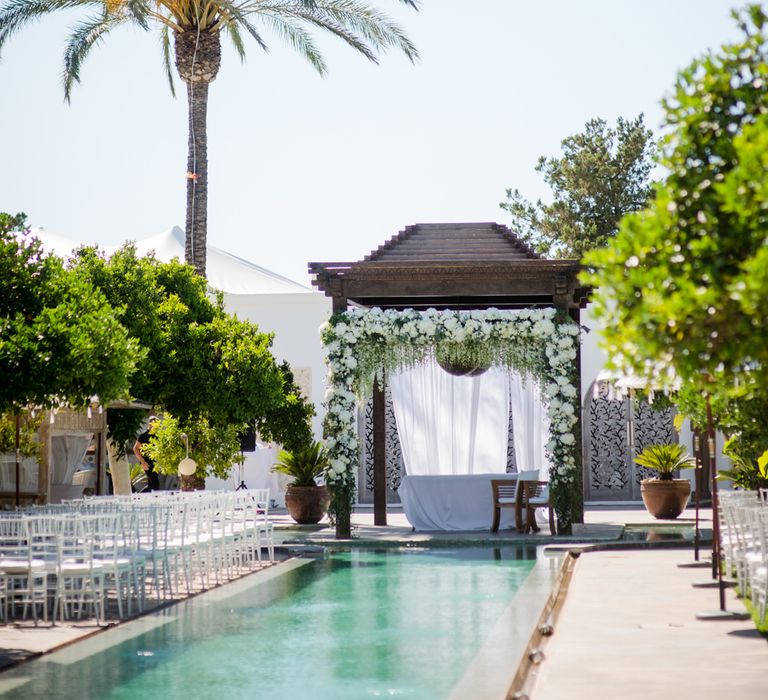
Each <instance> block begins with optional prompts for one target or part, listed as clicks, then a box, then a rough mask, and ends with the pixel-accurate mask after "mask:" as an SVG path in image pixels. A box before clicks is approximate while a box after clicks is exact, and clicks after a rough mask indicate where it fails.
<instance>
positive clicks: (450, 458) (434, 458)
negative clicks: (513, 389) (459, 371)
mask: <svg viewBox="0 0 768 700" xmlns="http://www.w3.org/2000/svg"><path fill="white" fill-rule="evenodd" d="M389 383H390V388H391V390H392V403H393V408H394V412H395V422H396V424H397V431H398V435H399V437H400V445H401V448H402V451H403V464H404V466H405V471H406V473H407V474H410V475H425V474H489V473H504V472H505V471H506V468H507V426H508V423H509V375H508V374H507V372H506V371H504V370H499V369H491V370H489V371H488V372H486V373H484V374H482V375H480V376H479V377H454V376H452V375H450V374H448V373H447V372H445V371H444V370H442V369H441V368H440V367H439V366H438V365H436V364H428V365H424V366H420V367H416V368H413V369H408V370H402V371H400V372H397V373H393V374H392V375H391V376H390V380H389Z"/></svg>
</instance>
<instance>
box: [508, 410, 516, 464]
mask: <svg viewBox="0 0 768 700" xmlns="http://www.w3.org/2000/svg"><path fill="white" fill-rule="evenodd" d="M516 472H517V459H516V458H515V431H514V424H513V423H512V409H511V408H510V411H509V422H508V423H507V474H514V473H516Z"/></svg>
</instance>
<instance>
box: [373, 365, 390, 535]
mask: <svg viewBox="0 0 768 700" xmlns="http://www.w3.org/2000/svg"><path fill="white" fill-rule="evenodd" d="M386 439H387V426H386V402H385V396H384V383H383V382H381V383H379V380H378V379H377V380H376V381H374V383H373V524H374V525H386V524H387V445H386Z"/></svg>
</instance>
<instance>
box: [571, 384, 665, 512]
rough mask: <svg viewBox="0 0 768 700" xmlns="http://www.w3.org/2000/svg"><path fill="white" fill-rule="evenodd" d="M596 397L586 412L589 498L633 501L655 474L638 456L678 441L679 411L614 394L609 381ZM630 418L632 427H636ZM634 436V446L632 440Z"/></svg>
mask: <svg viewBox="0 0 768 700" xmlns="http://www.w3.org/2000/svg"><path fill="white" fill-rule="evenodd" d="M598 386H599V389H598V392H597V396H594V395H590V398H589V399H588V400H587V405H586V407H585V412H584V420H585V424H586V425H585V438H586V439H585V451H586V459H585V465H586V470H587V474H586V479H585V484H584V490H585V498H587V499H589V500H593V501H594V500H599V501H631V500H637V499H639V498H640V482H641V480H642V479H645V478H648V477H649V476H652V475H653V473H652V472H651V470H649V469H645V468H643V467H640V466H638V465H637V464H635V462H634V458H635V456H636V455H637V454H638V453H639V452H641V451H642V450H643V448H645V447H646V446H647V445H650V444H668V443H671V442H674V441H675V439H676V434H675V431H674V427H673V416H674V411H673V410H672V409H671V408H669V409H664V410H661V411H657V410H655V409H654V408H653V407H652V406H650V405H649V404H648V403H647V401H641V400H636V399H630V398H628V397H627V398H612V397H611V394H610V390H609V387H608V385H606V384H600V385H598ZM630 416H631V419H632V426H631V428H630V425H629V423H630ZM630 434H631V435H632V436H633V444H630V439H629V438H630Z"/></svg>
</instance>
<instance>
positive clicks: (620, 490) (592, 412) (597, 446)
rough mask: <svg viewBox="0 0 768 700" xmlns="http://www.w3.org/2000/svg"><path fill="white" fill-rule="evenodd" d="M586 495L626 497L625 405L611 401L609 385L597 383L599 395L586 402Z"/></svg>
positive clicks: (627, 497)
mask: <svg viewBox="0 0 768 700" xmlns="http://www.w3.org/2000/svg"><path fill="white" fill-rule="evenodd" d="M585 417H586V423H587V440H586V443H587V444H586V451H587V460H586V465H587V479H586V480H585V481H586V486H587V498H592V499H598V498H599V499H601V500H602V499H615V500H628V499H629V498H630V492H629V491H630V489H629V484H630V475H629V473H628V471H629V470H628V469H627V454H628V446H627V406H626V402H625V401H623V400H616V399H614V400H611V399H610V398H609V394H608V387H607V386H606V385H605V384H601V385H599V390H598V396H597V397H596V398H595V397H592V398H591V399H590V400H589V402H588V405H587V411H586V415H585Z"/></svg>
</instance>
